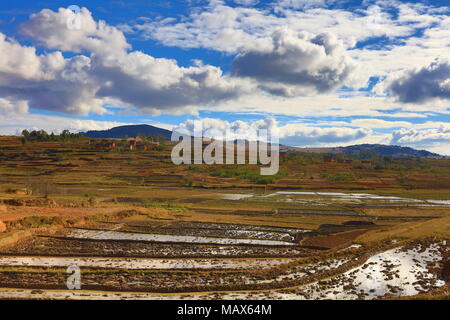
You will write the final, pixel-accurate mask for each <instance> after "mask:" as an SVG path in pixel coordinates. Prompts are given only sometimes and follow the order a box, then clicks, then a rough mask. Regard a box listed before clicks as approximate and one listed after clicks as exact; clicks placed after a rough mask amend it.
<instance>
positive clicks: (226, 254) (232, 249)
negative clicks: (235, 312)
mask: <svg viewBox="0 0 450 320" xmlns="http://www.w3.org/2000/svg"><path fill="white" fill-rule="evenodd" d="M170 150H171V146H170V143H167V144H166V145H165V146H164V147H163V148H161V149H160V150H146V151H129V150H127V151H125V150H110V151H99V150H95V148H92V146H91V145H90V144H89V140H87V139H77V140H73V141H65V142H29V143H27V144H26V145H22V144H21V143H20V140H19V138H17V137H0V299H58V300H59V299H83V300H86V299H108V300H109V299H154V300H165V299H171V300H173V299H176V300H181V299H209V300H210V299H225V300H233V299H292V300H305V299H307V300H320V299H343V300H354V299H405V298H406V299H448V298H449V288H450V261H449V255H450V245H449V241H450V160H448V159H389V161H388V160H383V159H375V160H373V161H365V162H364V163H363V162H362V161H359V160H354V161H353V162H351V163H325V162H324V161H323V158H322V155H317V154H299V153H292V154H289V155H288V156H286V157H283V158H282V159H281V165H280V172H279V174H277V175H276V176H273V177H270V178H265V179H261V178H260V176H259V175H258V174H257V173H258V172H259V167H258V166H256V165H255V166H250V165H245V166H235V165H228V166H227V165H213V166H208V165H181V166H176V165H173V164H172V162H171V159H170ZM74 267H76V268H78V269H79V271H80V277H81V287H80V289H79V290H70V289H69V288H68V285H67V284H68V282H67V281H68V278H69V276H70V275H71V273H70V270H73V268H74Z"/></svg>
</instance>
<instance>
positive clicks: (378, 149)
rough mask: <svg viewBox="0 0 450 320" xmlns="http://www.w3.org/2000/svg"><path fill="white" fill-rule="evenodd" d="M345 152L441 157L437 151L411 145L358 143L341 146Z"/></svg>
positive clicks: (390, 155)
mask: <svg viewBox="0 0 450 320" xmlns="http://www.w3.org/2000/svg"><path fill="white" fill-rule="evenodd" d="M341 149H342V152H343V153H344V154H352V153H358V152H361V151H363V150H369V151H373V152H375V153H377V154H379V155H381V156H389V157H393V158H404V157H414V158H434V157H441V155H439V154H437V153H433V152H430V151H427V150H417V149H413V148H410V147H402V146H393V145H384V144H358V145H353V146H348V147H341Z"/></svg>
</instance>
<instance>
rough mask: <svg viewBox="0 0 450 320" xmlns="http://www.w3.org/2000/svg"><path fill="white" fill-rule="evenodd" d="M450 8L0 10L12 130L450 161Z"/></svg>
mask: <svg viewBox="0 0 450 320" xmlns="http://www.w3.org/2000/svg"><path fill="white" fill-rule="evenodd" d="M447 3H448V1H444V0H428V1H395V0H393V1H392V0H389V1H385V0H380V1H376V0H351V1H347V0H339V1H338V0H309V1H306V0H274V1H262V0H260V1H258V0H211V1H206V0H184V1H182V0H180V1H164V0H156V1H143V0H129V1H119V0H118V1H114V0H113V1H106V0H97V1H75V0H72V1H51V0H46V1H39V0H33V1H31V0H30V1H28V0H22V1H9V0H5V1H2V2H0V134H8V135H14V134H19V133H20V132H21V131H22V130H23V129H28V130H33V129H45V130H47V131H49V132H50V131H54V132H55V133H57V132H60V131H61V130H64V129H69V130H71V131H86V130H92V129H93V130H99V129H108V128H111V127H114V126H118V125H123V124H135V123H136V124H137V123H139V124H141V123H145V124H152V125H156V126H160V127H163V128H167V129H172V128H180V127H181V128H189V127H191V126H192V125H193V124H195V123H202V124H203V127H204V128H210V129H217V128H225V127H232V128H239V130H241V132H245V129H246V128H266V127H273V126H277V127H278V128H279V133H280V142H281V143H283V144H289V145H293V146H299V147H325V146H328V147H334V146H346V145H352V144H361V143H382V144H394V145H402V146H410V147H413V148H417V149H426V150H429V151H432V152H437V153H440V154H444V155H450V62H449V57H450V8H449V6H448V5H447Z"/></svg>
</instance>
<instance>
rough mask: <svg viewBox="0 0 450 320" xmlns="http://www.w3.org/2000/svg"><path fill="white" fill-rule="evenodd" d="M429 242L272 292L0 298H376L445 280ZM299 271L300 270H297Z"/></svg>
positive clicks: (15, 293) (16, 293) (7, 295)
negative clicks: (432, 269) (438, 272)
mask: <svg viewBox="0 0 450 320" xmlns="http://www.w3.org/2000/svg"><path fill="white" fill-rule="evenodd" d="M444 245H445V244H444V243H441V244H439V243H438V244H433V245H430V246H428V247H426V248H423V247H421V246H420V245H418V246H416V247H413V248H410V249H407V250H406V249H403V248H397V249H392V250H388V251H385V252H382V253H379V254H376V255H373V256H372V257H370V258H369V259H368V260H367V261H366V262H365V263H364V264H363V265H362V266H360V267H357V268H354V269H352V270H350V271H348V272H346V273H344V274H342V275H340V276H337V277H335V278H332V279H330V280H326V281H320V282H316V283H313V284H309V285H305V286H299V287H298V288H294V289H279V290H273V291H270V292H261V291H260V292H257V291H254V292H228V293H214V292H213V293H207V294H205V293H200V294H151V293H115V292H103V293H100V292H94V291H78V290H77V291H58V290H45V291H41V290H39V291H36V290H34V291H33V290H22V289H0V299H1V298H4V299H12V298H15V299H18V298H26V299H84V300H86V299H107V300H115V299H116V300H120V299H135V300H139V299H151V300H180V299H225V300H237V299H253V300H262V299H283V300H303V299H318V300H320V299H356V298H358V297H359V298H364V299H375V298H378V297H382V296H384V295H386V294H393V295H395V296H411V295H415V294H417V293H419V292H421V291H426V290H430V289H432V288H433V287H439V286H442V285H444V284H445V283H444V281H442V280H439V279H437V278H436V276H435V275H434V274H433V273H431V272H430V270H429V267H430V265H433V264H436V263H437V262H439V261H441V260H442V254H441V250H440V249H441V246H444ZM341 263H343V261H339V260H336V261H332V263H330V264H328V265H324V266H323V267H325V268H334V267H336V266H339V265H340V264H341ZM299 272H300V271H299ZM298 276H302V274H298Z"/></svg>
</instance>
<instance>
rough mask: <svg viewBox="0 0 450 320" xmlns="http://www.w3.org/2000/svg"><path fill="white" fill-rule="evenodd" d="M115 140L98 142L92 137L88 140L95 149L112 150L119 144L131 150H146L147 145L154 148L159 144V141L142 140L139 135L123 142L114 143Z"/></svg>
mask: <svg viewBox="0 0 450 320" xmlns="http://www.w3.org/2000/svg"><path fill="white" fill-rule="evenodd" d="M116 142H117V140H108V139H103V140H101V141H100V142H99V140H95V139H92V140H90V141H89V145H90V146H92V147H95V149H96V150H114V149H116V148H117V147H118V145H119V146H120V147H121V148H126V149H129V150H131V151H133V150H138V151H147V150H148V149H149V147H153V148H154V147H157V146H158V145H159V142H155V141H147V140H145V141H144V140H143V139H141V138H139V137H137V138H131V139H127V140H126V142H125V143H123V142H118V143H116Z"/></svg>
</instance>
